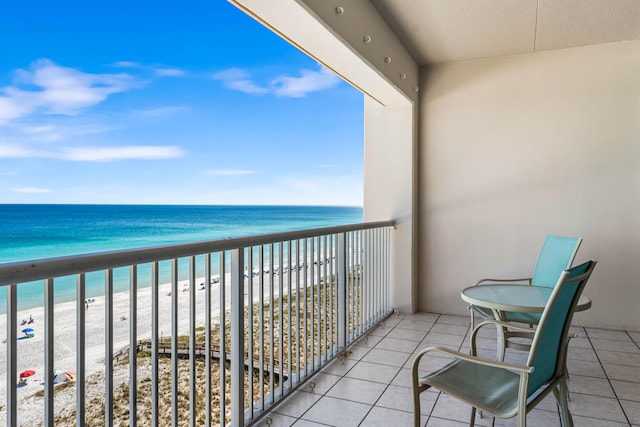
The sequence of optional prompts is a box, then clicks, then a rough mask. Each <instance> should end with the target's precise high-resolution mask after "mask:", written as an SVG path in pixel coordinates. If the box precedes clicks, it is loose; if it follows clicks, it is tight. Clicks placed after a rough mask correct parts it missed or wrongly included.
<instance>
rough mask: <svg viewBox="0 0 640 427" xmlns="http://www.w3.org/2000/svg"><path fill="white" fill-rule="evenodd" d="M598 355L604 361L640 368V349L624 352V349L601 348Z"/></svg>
mask: <svg viewBox="0 0 640 427" xmlns="http://www.w3.org/2000/svg"><path fill="white" fill-rule="evenodd" d="M598 357H599V358H600V362H602V363H608V364H611V365H625V366H635V367H637V368H640V351H639V352H638V353H624V352H622V351H604V350H599V351H598Z"/></svg>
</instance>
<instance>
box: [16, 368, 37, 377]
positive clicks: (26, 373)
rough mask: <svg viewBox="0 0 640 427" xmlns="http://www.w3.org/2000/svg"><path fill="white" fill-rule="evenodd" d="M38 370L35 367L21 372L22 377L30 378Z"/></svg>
mask: <svg viewBox="0 0 640 427" xmlns="http://www.w3.org/2000/svg"><path fill="white" fill-rule="evenodd" d="M35 374H36V371H34V370H33V369H27V370H26V371H22V372H20V378H29V377H30V376H32V375H35Z"/></svg>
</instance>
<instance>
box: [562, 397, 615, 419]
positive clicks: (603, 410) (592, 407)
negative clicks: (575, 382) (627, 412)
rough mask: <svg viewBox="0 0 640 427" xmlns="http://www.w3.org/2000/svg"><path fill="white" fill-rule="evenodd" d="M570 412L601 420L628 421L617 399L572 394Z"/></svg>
mask: <svg viewBox="0 0 640 427" xmlns="http://www.w3.org/2000/svg"><path fill="white" fill-rule="evenodd" d="M569 411H570V412H571V413H572V414H574V415H581V416H585V417H590V418H600V419H603V420H608V421H616V422H625V421H626V420H627V419H626V417H625V416H624V413H623V412H622V407H621V406H620V403H619V402H618V401H617V400H616V399H608V398H606V397H597V396H589V395H588V394H579V393H572V394H571V401H570V402H569Z"/></svg>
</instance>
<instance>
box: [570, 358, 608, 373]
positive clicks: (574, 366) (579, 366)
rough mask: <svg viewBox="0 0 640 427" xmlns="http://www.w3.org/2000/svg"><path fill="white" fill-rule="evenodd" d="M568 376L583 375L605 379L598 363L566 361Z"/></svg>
mask: <svg viewBox="0 0 640 427" xmlns="http://www.w3.org/2000/svg"><path fill="white" fill-rule="evenodd" d="M567 369H568V370H569V375H584V376H586V377H597V378H606V376H605V374H604V371H603V370H602V366H601V365H600V363H598V362H585V361H583V360H573V359H568V360H567Z"/></svg>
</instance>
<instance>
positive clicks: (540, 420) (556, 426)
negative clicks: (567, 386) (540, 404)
mask: <svg viewBox="0 0 640 427" xmlns="http://www.w3.org/2000/svg"><path fill="white" fill-rule="evenodd" d="M495 425H496V426H499V427H517V425H518V417H513V418H509V419H499V418H498V419H496V422H495ZM527 425H531V426H544V427H560V415H559V414H558V412H557V411H556V412H549V411H542V410H540V409H533V410H532V411H531V412H529V413H528V414H527Z"/></svg>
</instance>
